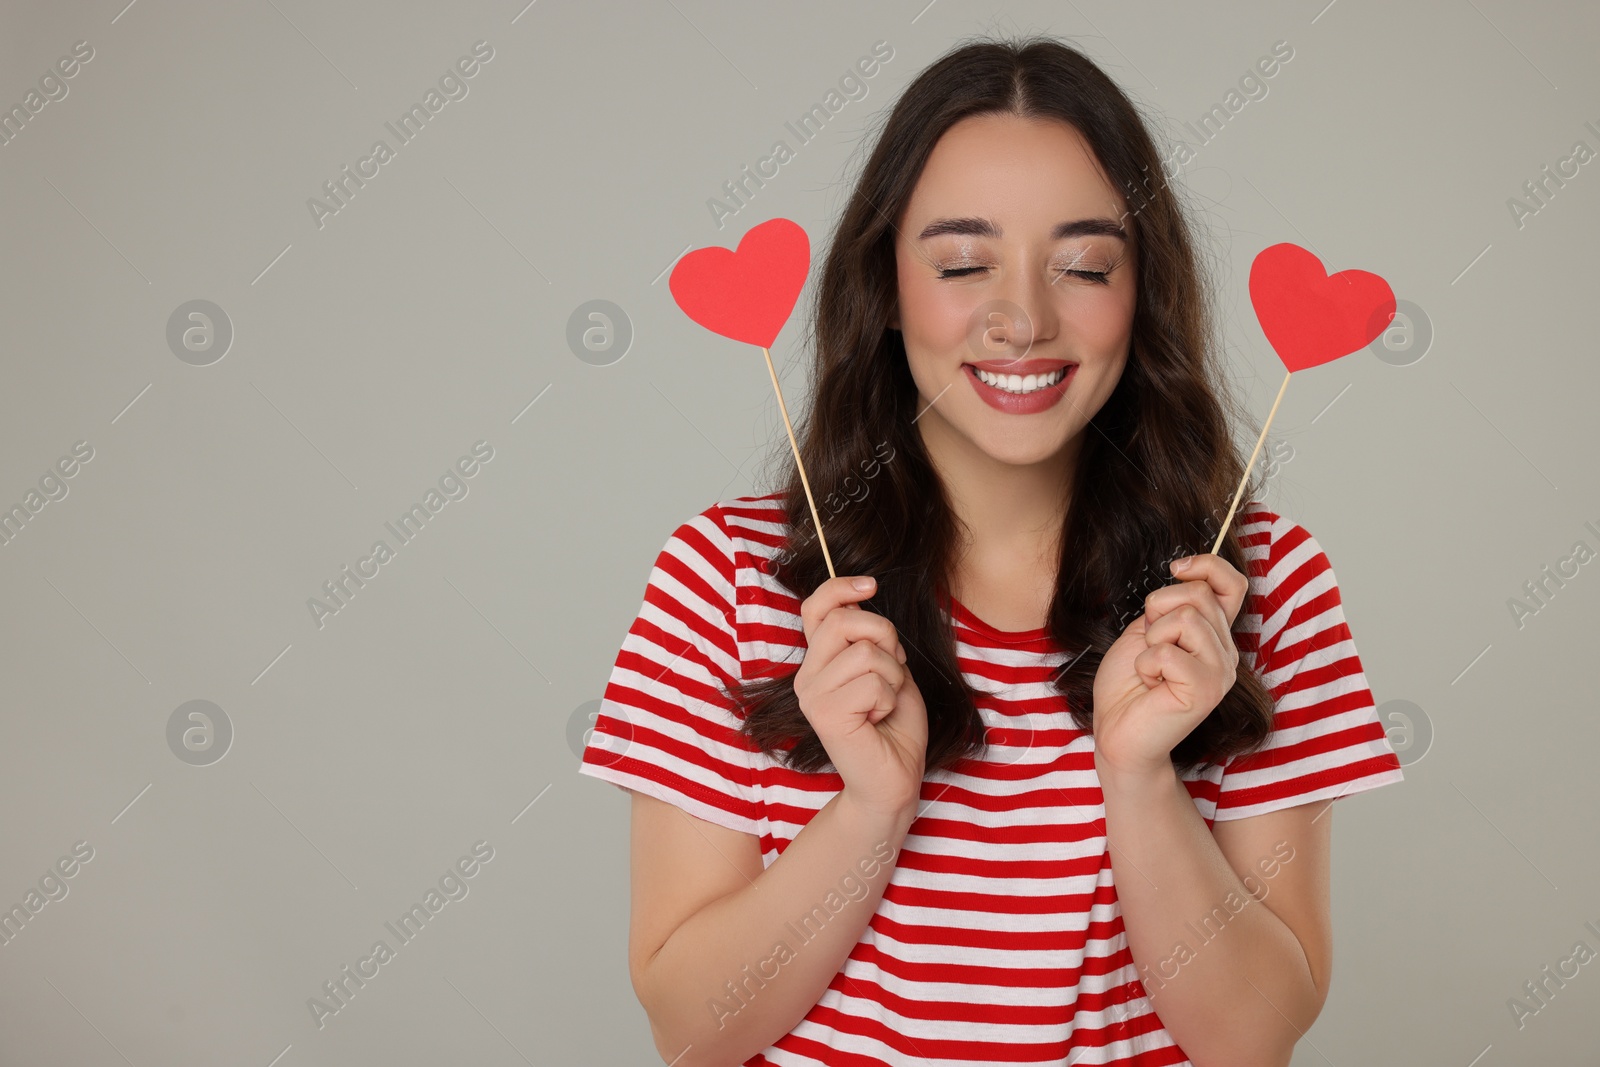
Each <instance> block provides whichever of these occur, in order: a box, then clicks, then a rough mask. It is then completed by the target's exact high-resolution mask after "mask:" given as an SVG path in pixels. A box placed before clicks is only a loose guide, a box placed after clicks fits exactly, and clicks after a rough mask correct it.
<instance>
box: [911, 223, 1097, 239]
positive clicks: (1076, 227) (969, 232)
mask: <svg viewBox="0 0 1600 1067" xmlns="http://www.w3.org/2000/svg"><path fill="white" fill-rule="evenodd" d="M944 234H958V235H960V236H964V237H1000V236H1001V230H1000V227H998V226H996V225H995V224H994V223H992V222H990V221H989V220H988V219H983V218H971V217H968V218H954V219H934V220H933V221H932V222H930V223H928V225H927V226H925V227H923V230H922V232H921V233H919V234H917V240H919V241H926V240H927V239H928V238H930V237H939V236H942V235H944ZM1065 237H1115V238H1118V239H1119V240H1122V241H1126V240H1127V239H1128V233H1127V231H1126V230H1124V229H1123V228H1122V227H1121V226H1120V225H1119V224H1118V223H1117V222H1116V221H1115V220H1114V219H1108V218H1103V217H1096V218H1090V219H1073V220H1071V221H1070V222H1058V223H1056V225H1055V228H1054V229H1053V230H1051V231H1050V239H1051V240H1052V241H1059V240H1061V239H1062V238H1065Z"/></svg>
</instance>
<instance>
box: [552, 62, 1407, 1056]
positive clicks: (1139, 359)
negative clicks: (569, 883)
mask: <svg viewBox="0 0 1600 1067" xmlns="http://www.w3.org/2000/svg"><path fill="white" fill-rule="evenodd" d="M1161 168H1162V163H1161V157H1160V155H1158V153H1157V150H1156V147H1155V145H1154V144H1153V143H1152V140H1151V138H1150V136H1149V134H1148V132H1147V130H1146V128H1145V126H1144V125H1143V123H1142V122H1141V120H1140V118H1139V116H1138V114H1137V113H1136V111H1135V109H1134V107H1133V106H1132V105H1131V104H1130V103H1129V101H1128V99H1127V98H1126V97H1125V96H1124V95H1123V94H1122V93H1121V92H1120V91H1119V90H1118V89H1117V87H1116V86H1115V85H1114V84H1113V83H1112V82H1111V81H1110V79H1109V78H1107V77H1106V75H1105V74H1104V73H1102V72H1101V71H1100V70H1099V69H1098V68H1097V67H1096V66H1095V65H1094V64H1093V63H1092V62H1090V61H1089V60H1088V59H1087V58H1085V57H1084V56H1083V55H1082V54H1080V53H1079V52H1077V51H1075V50H1073V49H1071V48H1069V47H1066V46H1064V45H1062V44H1060V43H1058V42H1055V41H1052V40H1049V39H1033V40H1028V41H1023V42H1020V43H1015V44H1009V43H997V42H979V43H975V44H970V45H967V46H964V47H960V48H958V49H956V50H954V51H952V52H950V53H949V54H947V55H946V56H944V57H943V58H941V59H940V60H938V61H937V62H936V63H934V64H933V65H932V66H931V67H929V68H928V69H927V70H926V71H924V72H923V73H922V74H920V75H919V76H918V77H917V78H916V80H915V81H913V82H912V84H911V85H910V87H909V88H908V89H907V90H906V92H905V94H904V96H903V97H902V98H901V99H900V100H899V101H898V103H897V104H896V106H895V108H894V109H893V111H892V113H891V114H890V115H889V117H888V120H887V124H886V125H885V127H884V128H883V130H882V133H881V135H880V136H879V139H878V141H877V143H876V145H875V147H874V149H873V151H872V153H871V156H870V158H869V159H868V161H867V163H866V165H865V168H864V171H863V173H862V175H861V177H860V179H859V181H858V183H857V184H856V186H855V189H854V192H853V194H852V196H851V198H850V200H849V203H848V204H847V206H846V208H845V211H844V215H843V218H842V220H841V222H840V224H839V228H838V232H837V233H836V234H835V235H834V237H833V241H832V245H831V249H830V251H829V254H828V257H827V260H826V262H825V264H824V265H823V269H822V273H821V278H820V283H819V285H818V287H817V289H816V292H815V298H816V302H815V309H814V316H815V325H816V349H815V352H816V357H815V360H816V361H815V368H814V371H813V375H814V377H813V388H812V401H811V409H810V413H809V416H808V418H807V419H806V421H805V422H804V424H803V432H802V434H801V441H802V444H801V451H802V455H803V457H804V460H805V467H806V470H807V472H808V474H809V476H810V479H811V483H812V486H813V488H814V490H816V491H817V493H818V494H819V497H818V507H819V511H820V512H821V514H822V524H823V532H824V535H825V536H826V539H827V546H828V549H829V552H830V553H831V556H832V559H833V562H834V564H835V566H836V569H837V570H838V573H839V577H837V578H833V579H829V578H828V576H827V569H826V564H825V562H824V559H823V555H822V549H821V545H820V544H819V543H818V540H817V537H816V531H815V527H814V524H813V522H812V518H811V514H810V509H809V507H808V505H807V502H806V497H805V494H804V491H803V489H802V486H801V483H800V480H799V475H798V472H795V473H793V474H792V475H791V476H790V477H789V479H788V484H787V486H786V487H785V488H784V489H783V490H782V491H779V492H773V493H770V494H766V495H752V496H741V497H738V498H735V499H731V500H726V501H722V502H719V503H717V504H715V505H713V506H711V507H709V508H707V509H706V510H704V511H702V512H700V513H699V514H698V515H696V516H694V517H693V518H691V519H689V520H688V521H687V522H685V523H683V524H682V525H681V526H680V527H679V528H678V529H677V530H676V531H675V532H674V533H673V534H672V536H671V537H670V539H669V540H668V541H667V543H666V546H665V547H664V548H663V550H662V551H661V553H660V555H659V557H658V558H657V560H656V564H655V567H654V569H653V570H652V571H651V573H650V578H649V583H648V585H647V587H646V591H645V598H644V603H643V605H642V607H641V609H640V612H639V615H638V618H637V620H636V621H635V622H634V624H633V626H632V627H631V628H630V630H629V632H628V634H627V637H626V638H625V640H624V641H623V645H622V649H621V652H620V654H619V655H618V657H617V660H616V665H615V667H614V668H613V671H612V674H611V678H610V682H609V684H608V685H607V687H606V690H605V694H604V700H603V702H602V709H601V712H600V714H599V716H598V719H597V721H596V724H595V729H594V732H593V734H592V735H591V737H590V740H589V743H588V746H587V748H586V749H585V751H584V756H583V762H582V764H581V766H580V770H581V772H582V773H585V774H589V775H592V776H594V777H597V778H600V779H603V780H606V781H610V782H613V783H615V784H617V785H619V786H622V787H623V788H625V789H627V790H629V791H630V792H631V793H632V795H633V800H632V805H633V807H632V819H633V835H632V878H633V898H632V914H631V928H630V939H629V941H630V947H629V969H630V973H631V976H632V980H633V987H634V990H635V992H636V994H637V996H638V997H639V1000H640V1002H641V1003H642V1005H643V1006H644V1008H645V1010H646V1013H647V1014H648V1016H649V1019H650V1025H651V1030H652V1033H653V1035H654V1038H655V1043H656V1048H657V1050H658V1051H659V1052H660V1054H661V1056H662V1058H663V1059H664V1060H666V1061H668V1062H670V1063H673V1064H675V1065H677V1067H700V1065H704V1067H711V1065H735V1064H741V1063H743V1064H751V1065H755V1064H770V1065H773V1067H779V1065H782V1067H800V1065H818V1064H830V1065H831V1064H849V1065H852V1067H867V1065H873V1064H894V1065H901V1064H904V1065H910V1064H939V1063H949V1064H961V1065H976V1064H999V1063H1004V1064H1010V1065H1017V1064H1037V1065H1044V1064H1050V1065H1070V1064H1078V1063H1082V1064H1090V1063H1093V1064H1117V1065H1157V1064H1162V1065H1166V1064H1191V1063H1192V1064H1197V1065H1199V1067H1214V1065H1226V1067H1257V1065H1262V1067H1264V1065H1269V1064H1272V1065H1279V1064H1287V1063H1288V1062H1289V1058H1290V1052H1291V1049H1292V1048H1293V1046H1294V1043H1295V1041H1296V1040H1297V1039H1298V1038H1299V1037H1300V1035H1301V1034H1302V1033H1303V1032H1304V1031H1305V1030H1306V1029H1307V1028H1309V1027H1310V1026H1311V1024H1312V1022H1313V1021H1314V1020H1315V1019H1316V1017H1317V1015H1318V1012H1319V1011H1320V1010H1321V1007H1322V1004H1323V1001H1324V999H1325V998H1326V996H1327V993H1328V982H1329V976H1330V973H1331V962H1332V957H1331V944H1332V933H1331V930H1330V926H1329V839H1330V829H1331V825H1332V822H1333V819H1332V816H1331V814H1330V813H1329V808H1330V807H1331V802H1332V801H1333V800H1334V799H1335V798H1337V797H1340V796H1345V795H1348V794H1350V793H1354V792H1358V791H1362V790H1366V789H1371V788H1373V787H1376V786H1380V785H1384V784H1386V783H1390V782H1398V781H1400V780H1401V779H1402V775H1401V771H1400V764H1399V761H1398V759H1397V758H1396V756H1395V754H1394V752H1393V750H1392V749H1391V748H1390V746H1389V744H1388V742H1387V739H1386V738H1385V734H1384V731H1383V729H1382V727H1381V725H1380V723H1379V721H1378V719H1377V716H1376V711H1375V708H1374V706H1373V700H1372V695H1371V692H1370V690H1369V688H1368V686H1367V683H1366V680H1365V676H1364V674H1363V673H1362V668H1361V663H1360V660H1359V659H1358V658H1357V655H1356V651H1355V648H1354V646H1353V644H1352V643H1351V637H1350V632H1349V629H1348V627H1347V625H1346V623H1345V619H1344V614H1343V610H1342V607H1341V601H1340V597H1339V590H1338V586H1337V585H1336V584H1335V581H1334V575H1333V571H1332V569H1331V567H1330V565H1329V561H1328V558H1327V556H1326V555H1325V554H1324V553H1323V552H1322V550H1321V548H1320V546H1319V545H1318V543H1317V542H1316V541H1315V540H1314V539H1313V538H1312V537H1311V536H1310V534H1309V533H1308V532H1307V531H1306V530H1305V529H1304V528H1303V527H1301V526H1299V525H1298V524H1296V523H1295V522H1293V521H1291V520H1289V519H1287V518H1284V517H1282V516H1279V515H1277V514H1275V513H1274V512H1272V511H1270V510H1269V509H1267V508H1266V507H1265V506H1264V505H1262V504H1261V503H1260V501H1259V500H1258V499H1257V497H1258V495H1259V486H1258V485H1253V486H1252V487H1251V488H1252V491H1251V492H1250V493H1249V494H1247V496H1246V498H1245V499H1246V503H1245V505H1244V506H1242V507H1241V508H1240V509H1239V511H1238V512H1237V514H1235V515H1234V516H1233V517H1232V521H1231V523H1230V524H1229V528H1228V533H1227V536H1226V538H1224V540H1223V542H1222V545H1221V546H1220V549H1219V551H1218V552H1217V554H1215V555H1213V554H1211V553H1210V545H1211V542H1212V541H1213V540H1214V539H1215V536H1216V533H1217V532H1218V530H1220V529H1221V525H1222V522H1223V520H1224V518H1226V517H1227V515H1228V509H1229V505H1230V504H1231V503H1232V500H1233V493H1234V490H1235V488H1236V487H1237V485H1238V483H1239V480H1240V478H1241V476H1242V475H1243V473H1244V460H1243V458H1242V457H1241V454H1240V452H1239V450H1238V449H1237V448H1236V446H1235V444H1234V438H1233V435H1232V433H1231V432H1230V426H1229V421H1228V419H1229V416H1230V415H1233V416H1234V417H1237V415H1236V412H1234V409H1233V406H1232V403H1231V401H1228V400H1227V399H1226V398H1227V393H1226V391H1225V390H1224V388H1223V385H1222V381H1221V377H1220V374H1219V368H1218V362H1217V352H1216V343H1215V340H1214V338H1213V336H1212V334H1211V329H1212V325H1211V320H1210V316H1209V315H1208V307H1207V302H1206V297H1205V292H1204V286H1203V280H1202V277H1201V274H1200V271H1199V269H1198V266H1197V262H1196V255H1195V250H1194V247H1193V244H1192V242H1191V238H1190V236H1189V232H1188V229H1187V228H1186V224H1185V222H1184V219H1183V217H1182V214H1181V211H1180V207H1179V204H1178V201H1177V200H1176V198H1175V196H1174V194H1173V190H1172V189H1171V188H1169V187H1168V185H1167V184H1166V180H1165V177H1164V176H1163V172H1162V169H1161ZM1246 432H1248V428H1247V427H1246ZM783 443H784V444H785V445H786V444H787V442H783ZM782 455H783V461H784V462H786V463H787V466H788V467H789V469H790V470H791V471H793V469H794V468H793V459H792V457H791V456H789V454H788V451H787V448H785V449H784V451H783V453H782ZM1185 563H1187V566H1184V564H1185Z"/></svg>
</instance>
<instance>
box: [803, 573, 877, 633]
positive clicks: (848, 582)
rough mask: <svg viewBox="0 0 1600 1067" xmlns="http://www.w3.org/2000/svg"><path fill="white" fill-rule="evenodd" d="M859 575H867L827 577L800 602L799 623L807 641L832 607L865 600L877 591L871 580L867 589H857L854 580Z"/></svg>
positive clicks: (859, 576)
mask: <svg viewBox="0 0 1600 1067" xmlns="http://www.w3.org/2000/svg"><path fill="white" fill-rule="evenodd" d="M861 577H867V576H865V575H858V574H841V575H837V576H836V577H833V578H829V579H828V580H827V581H825V582H823V583H822V584H821V585H819V586H817V588H816V589H815V590H813V591H812V593H811V595H810V596H808V597H806V598H805V600H803V601H802V602H801V603H800V624H801V628H802V629H803V630H804V631H805V635H806V639H807V641H808V643H809V641H810V638H811V633H812V631H813V630H815V629H816V628H817V627H818V626H819V625H821V623H822V620H823V619H824V618H826V617H827V615H828V613H829V612H831V611H832V610H833V609H834V608H838V607H843V606H844V605H846V604H855V602H856V601H858V600H866V599H868V598H870V597H871V596H872V595H873V594H874V593H876V592H877V591H878V585H877V582H873V583H872V585H871V586H870V587H869V588H867V589H857V588H856V587H855V584H854V580H855V579H856V578H861Z"/></svg>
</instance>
